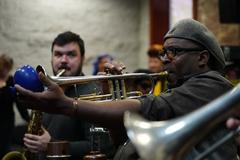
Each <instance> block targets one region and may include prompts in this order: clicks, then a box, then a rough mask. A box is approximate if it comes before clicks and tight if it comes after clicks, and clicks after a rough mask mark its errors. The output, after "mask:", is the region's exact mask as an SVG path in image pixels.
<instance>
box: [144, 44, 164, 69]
mask: <svg viewBox="0 0 240 160" xmlns="http://www.w3.org/2000/svg"><path fill="white" fill-rule="evenodd" d="M162 49H163V47H162V45H160V44H154V45H152V46H151V47H150V48H149V50H148V51H147V54H148V69H149V70H150V71H151V72H153V73H159V72H161V71H163V62H162V60H161V59H160V54H161V51H162Z"/></svg>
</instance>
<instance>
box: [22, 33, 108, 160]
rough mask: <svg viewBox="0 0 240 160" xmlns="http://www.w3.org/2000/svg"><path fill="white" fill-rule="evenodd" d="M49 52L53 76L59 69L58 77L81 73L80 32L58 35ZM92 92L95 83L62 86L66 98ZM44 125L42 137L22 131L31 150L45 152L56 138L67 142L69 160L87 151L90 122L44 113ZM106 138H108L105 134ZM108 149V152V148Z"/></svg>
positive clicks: (25, 142) (82, 44)
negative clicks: (68, 143)
mask: <svg viewBox="0 0 240 160" xmlns="http://www.w3.org/2000/svg"><path fill="white" fill-rule="evenodd" d="M51 51H52V59H51V64H52V70H53V74H54V75H55V76H56V75H57V74H59V72H60V71H62V70H65V71H64V72H63V73H62V74H61V75H60V76H65V77H66V76H80V75H81V76H83V75H84V74H83V73H82V65H83V61H84V55H85V48H84V41H83V40H82V39H81V38H80V36H79V35H77V34H75V33H73V32H70V31H68V32H64V33H61V34H59V35H58V36H57V37H56V38H55V39H54V41H53V43H52V48H51ZM95 92H96V85H94V84H84V85H74V86H70V87H67V88H65V89H64V93H65V94H66V95H67V96H69V97H79V95H83V94H91V93H95ZM43 126H44V128H43V130H44V133H43V135H41V136H38V135H32V134H25V137H24V144H25V146H26V147H27V148H28V149H29V150H30V151H32V152H43V153H44V152H45V151H46V149H47V143H48V142H50V141H59V140H67V141H70V146H69V151H70V155H71V158H70V159H71V160H79V159H82V158H83V156H84V155H85V154H87V153H88V152H89V151H90V148H91V143H90V137H89V136H90V134H89V129H90V126H91V125H90V124H88V123H86V122H83V121H82V120H80V119H79V118H76V117H69V116H64V115H57V114H43ZM105 138H106V137H105ZM107 138H109V137H108V136H107ZM107 143H110V141H109V139H106V142H105V144H107ZM105 144H104V145H105ZM106 146H107V145H106ZM106 146H104V148H105V149H107V148H106ZM101 149H102V148H101ZM107 150H108V151H109V149H107ZM40 157H42V158H40V159H45V155H44V154H42V155H41V156H40Z"/></svg>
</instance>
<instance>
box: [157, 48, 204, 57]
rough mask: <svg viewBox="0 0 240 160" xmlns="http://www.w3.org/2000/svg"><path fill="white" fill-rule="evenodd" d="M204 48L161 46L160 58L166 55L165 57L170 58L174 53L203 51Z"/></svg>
mask: <svg viewBox="0 0 240 160" xmlns="http://www.w3.org/2000/svg"><path fill="white" fill-rule="evenodd" d="M203 50H204V49H201V48H173V47H171V48H163V51H162V52H161V54H160V57H161V58H164V57H165V56H167V58H169V59H172V58H173V57H175V56H176V55H179V54H184V53H187V52H194V51H203Z"/></svg>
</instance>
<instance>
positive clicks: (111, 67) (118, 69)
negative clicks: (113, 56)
mask: <svg viewBox="0 0 240 160" xmlns="http://www.w3.org/2000/svg"><path fill="white" fill-rule="evenodd" d="M124 69H126V66H125V65H124V64H123V63H122V62H118V61H112V62H111V63H105V64H104V71H105V72H98V75H106V74H112V75H119V74H123V70H124Z"/></svg>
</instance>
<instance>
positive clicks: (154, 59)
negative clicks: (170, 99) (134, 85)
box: [147, 44, 166, 96]
mask: <svg viewBox="0 0 240 160" xmlns="http://www.w3.org/2000/svg"><path fill="white" fill-rule="evenodd" d="M162 50H163V46H162V45H160V44H154V45H152V46H151V47H150V48H149V50H148V52H147V54H148V69H149V71H150V72H152V73H159V72H162V71H163V62H162V60H161V58H160V54H161V52H162ZM165 86H166V85H165V82H162V81H160V80H157V81H156V82H155V86H154V90H153V95H154V96H158V95H159V94H160V93H161V91H163V90H164V88H165Z"/></svg>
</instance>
